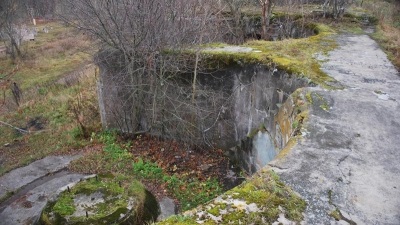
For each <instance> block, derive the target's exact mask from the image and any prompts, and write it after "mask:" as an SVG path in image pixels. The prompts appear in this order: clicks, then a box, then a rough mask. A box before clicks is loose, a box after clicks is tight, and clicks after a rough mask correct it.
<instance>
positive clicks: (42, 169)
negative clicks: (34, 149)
mask: <svg viewBox="0 0 400 225" xmlns="http://www.w3.org/2000/svg"><path fill="white" fill-rule="evenodd" d="M79 157H80V156H79V155H76V156H48V157H46V158H43V159H41V160H38V161H35V162H33V163H31V164H29V165H28V166H25V167H21V168H18V169H15V170H13V171H11V172H9V173H7V174H5V175H4V176H2V177H0V199H1V198H3V197H4V196H6V195H7V193H9V192H15V191H17V190H18V189H19V188H21V187H23V186H25V185H27V184H29V183H31V182H33V181H35V180H37V179H39V178H41V177H44V176H46V175H48V174H51V173H54V172H57V171H59V170H61V169H63V168H65V167H67V166H68V164H69V163H70V162H71V161H72V160H74V159H77V158H79Z"/></svg>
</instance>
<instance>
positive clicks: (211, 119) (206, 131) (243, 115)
mask: <svg viewBox="0 0 400 225" xmlns="http://www.w3.org/2000/svg"><path fill="white" fill-rule="evenodd" d="M110 65H115V64H113V63H110V64H101V63H100V64H99V67H100V79H99V81H98V90H99V92H98V94H99V102H100V111H101V118H102V123H103V126H104V128H106V129H117V130H119V131H122V132H125V133H135V132H139V133H141V132H146V133H149V134H151V135H154V136H161V137H163V138H170V139H178V140H180V141H183V142H187V143H191V144H195V145H199V146H212V147H214V148H221V149H223V150H225V152H226V154H227V155H229V156H230V158H231V159H232V160H233V161H234V162H236V163H237V164H239V165H240V166H241V167H242V168H243V169H245V170H246V171H247V172H248V173H254V172H256V171H258V170H259V169H260V168H262V167H263V166H265V165H266V164H267V163H268V162H269V161H271V160H272V159H273V158H274V157H275V156H276V155H277V154H278V153H279V151H280V150H281V149H282V148H284V146H285V145H286V143H287V142H288V140H289V138H290V137H291V136H292V134H293V132H294V130H295V128H296V127H294V126H293V125H292V124H293V121H294V120H295V118H296V115H297V113H298V112H297V111H296V110H295V109H294V103H293V99H292V97H291V94H292V93H293V92H294V91H295V90H297V89H298V88H301V87H306V86H308V85H309V81H308V80H306V79H304V78H299V77H298V76H296V75H292V74H289V73H287V72H285V71H283V70H278V69H277V68H275V67H273V66H270V67H268V66H266V65H261V64H249V65H242V64H240V63H231V64H230V65H227V66H223V67H219V68H218V69H214V70H207V71H202V72H201V73H199V74H198V76H197V81H196V95H195V97H194V98H193V95H192V94H193V93H192V91H193V89H192V88H193V86H192V81H193V73H181V74H175V75H174V76H171V77H170V78H168V79H166V80H162V81H159V82H160V84H159V86H157V87H150V86H151V85H150V83H149V84H146V85H148V87H147V88H145V90H146V91H145V92H144V93H142V94H143V95H144V97H143V99H144V100H143V101H141V102H140V105H141V107H143V109H142V111H140V113H139V114H140V115H138V111H136V110H137V104H138V103H137V102H136V101H135V100H134V97H135V95H134V94H133V93H137V85H136V84H135V83H130V82H131V80H130V79H129V78H127V77H124V76H122V74H121V73H120V71H115V70H113V68H111V67H110ZM152 82H154V81H152ZM152 90H153V91H152ZM154 90H156V91H154ZM161 90H162V91H161ZM160 96H164V97H165V98H160ZM155 99H160V100H159V101H158V100H156V101H155ZM161 99H162V100H161Z"/></svg>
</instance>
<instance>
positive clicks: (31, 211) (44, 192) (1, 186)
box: [0, 155, 85, 225]
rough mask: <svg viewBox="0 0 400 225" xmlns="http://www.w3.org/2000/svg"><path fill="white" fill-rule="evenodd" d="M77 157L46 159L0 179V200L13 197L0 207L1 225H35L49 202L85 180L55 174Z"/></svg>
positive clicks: (62, 173)
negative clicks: (0, 198)
mask: <svg viewBox="0 0 400 225" xmlns="http://www.w3.org/2000/svg"><path fill="white" fill-rule="evenodd" d="M78 157H79V155H77V156H49V157H46V158H44V159H41V160H38V161H36V162H33V163H31V164H29V165H28V166H26V167H22V168H18V169H15V170H13V171H11V172H10V173H8V174H6V175H4V176H3V177H0V196H2V197H3V196H6V195H7V193H8V192H13V193H14V195H13V197H11V198H10V199H9V200H6V201H5V202H4V203H2V204H0V225H26V224H34V223H35V222H36V221H37V220H38V219H39V216H40V213H41V211H42V210H43V208H44V207H45V205H46V203H47V202H48V201H49V200H53V199H55V197H56V196H58V194H59V193H60V192H61V191H63V190H65V189H66V188H67V186H71V185H74V184H75V183H77V182H79V181H80V180H81V179H84V178H85V176H84V175H81V174H70V173H68V172H58V171H60V170H62V169H64V168H66V167H67V166H68V164H69V163H70V162H71V161H72V160H74V159H76V158H78ZM53 173H55V175H52V174H53ZM25 189H27V190H25Z"/></svg>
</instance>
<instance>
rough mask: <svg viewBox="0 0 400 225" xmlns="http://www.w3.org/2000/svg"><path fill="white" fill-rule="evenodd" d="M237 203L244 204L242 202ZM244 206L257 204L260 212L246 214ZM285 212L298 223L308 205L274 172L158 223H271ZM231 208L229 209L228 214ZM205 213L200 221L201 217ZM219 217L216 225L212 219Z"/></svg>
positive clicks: (255, 178) (288, 217) (260, 175)
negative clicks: (199, 221) (198, 221)
mask: <svg viewBox="0 0 400 225" xmlns="http://www.w3.org/2000/svg"><path fill="white" fill-rule="evenodd" d="M238 202H242V203H239V204H238ZM244 204H256V206H257V207H258V210H259V211H258V212H247V211H246V206H245V205H244ZM279 207H282V208H283V209H284V210H283V211H284V215H285V218H287V219H289V220H291V221H294V222H296V223H299V222H300V221H302V220H303V212H304V210H305V208H306V203H305V201H304V200H302V199H301V198H300V197H299V196H297V195H296V194H295V193H294V192H293V191H292V190H291V189H290V188H288V187H287V186H285V185H284V184H283V183H282V182H281V181H280V179H279V177H278V175H277V174H275V173H274V172H273V171H262V172H260V173H258V174H255V175H254V177H252V178H251V179H249V180H247V181H246V182H245V183H243V184H241V185H239V186H238V187H235V188H234V189H232V190H230V191H228V192H226V193H224V194H223V195H222V196H221V198H220V199H218V200H214V201H211V202H208V203H207V204H205V205H202V206H199V207H197V208H196V209H193V210H191V211H188V212H186V213H185V214H184V215H183V216H182V215H179V216H173V217H170V218H168V219H167V220H165V221H161V222H159V223H157V224H162V225H169V224H196V221H197V220H201V221H202V222H203V224H271V223H273V222H275V221H276V220H277V219H278V217H279V214H280V213H283V212H282V211H281V210H280V209H279ZM227 208H229V209H230V210H228V211H226V209H227ZM200 214H203V216H201V217H200V218H199V215H200ZM213 217H220V219H221V220H220V221H219V222H218V223H217V222H215V221H214V220H213V219H212V218H213Z"/></svg>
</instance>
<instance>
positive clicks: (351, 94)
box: [270, 35, 400, 225]
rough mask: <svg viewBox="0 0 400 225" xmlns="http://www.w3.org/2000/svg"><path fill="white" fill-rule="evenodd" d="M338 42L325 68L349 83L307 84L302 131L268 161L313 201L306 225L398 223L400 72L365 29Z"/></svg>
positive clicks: (307, 213)
mask: <svg viewBox="0 0 400 225" xmlns="http://www.w3.org/2000/svg"><path fill="white" fill-rule="evenodd" d="M337 41H338V43H339V44H340V47H339V48H338V49H337V50H335V51H333V52H331V53H330V54H329V56H328V57H327V62H326V63H324V64H323V69H324V70H325V72H327V73H328V74H329V75H330V76H332V77H334V78H335V79H337V80H338V81H339V82H341V83H342V85H344V86H345V88H344V89H343V90H332V91H329V90H323V89H320V88H312V89H310V90H311V91H312V96H313V106H312V110H311V111H310V117H309V121H308V122H307V124H306V125H305V127H306V130H304V131H303V135H304V137H303V138H302V140H301V141H300V142H299V143H298V145H297V146H295V147H294V148H293V149H292V151H291V152H290V153H289V155H288V156H287V157H286V158H285V159H283V160H275V161H273V162H271V163H270V165H271V166H272V167H273V168H274V169H275V170H276V171H277V172H278V173H279V174H280V175H281V178H282V179H283V180H284V181H285V183H287V184H289V186H292V187H293V189H294V190H295V191H297V192H298V193H300V195H301V196H302V197H303V198H304V199H306V201H307V202H308V207H307V210H306V221H305V224H393V225H395V224H400V76H399V74H398V72H397V71H396V69H395V68H394V67H393V65H392V64H391V63H390V62H389V61H388V59H387V58H386V55H385V54H384V53H383V52H382V51H381V50H380V49H379V47H378V45H377V44H376V43H375V42H374V41H373V40H372V39H370V38H369V37H368V36H367V35H357V36H356V35H343V36H339V37H338V38H337ZM323 105H327V106H328V110H324V109H326V107H322V106H323ZM329 214H330V215H329ZM334 217H336V219H337V220H335V219H334ZM338 220H340V221H338Z"/></svg>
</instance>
